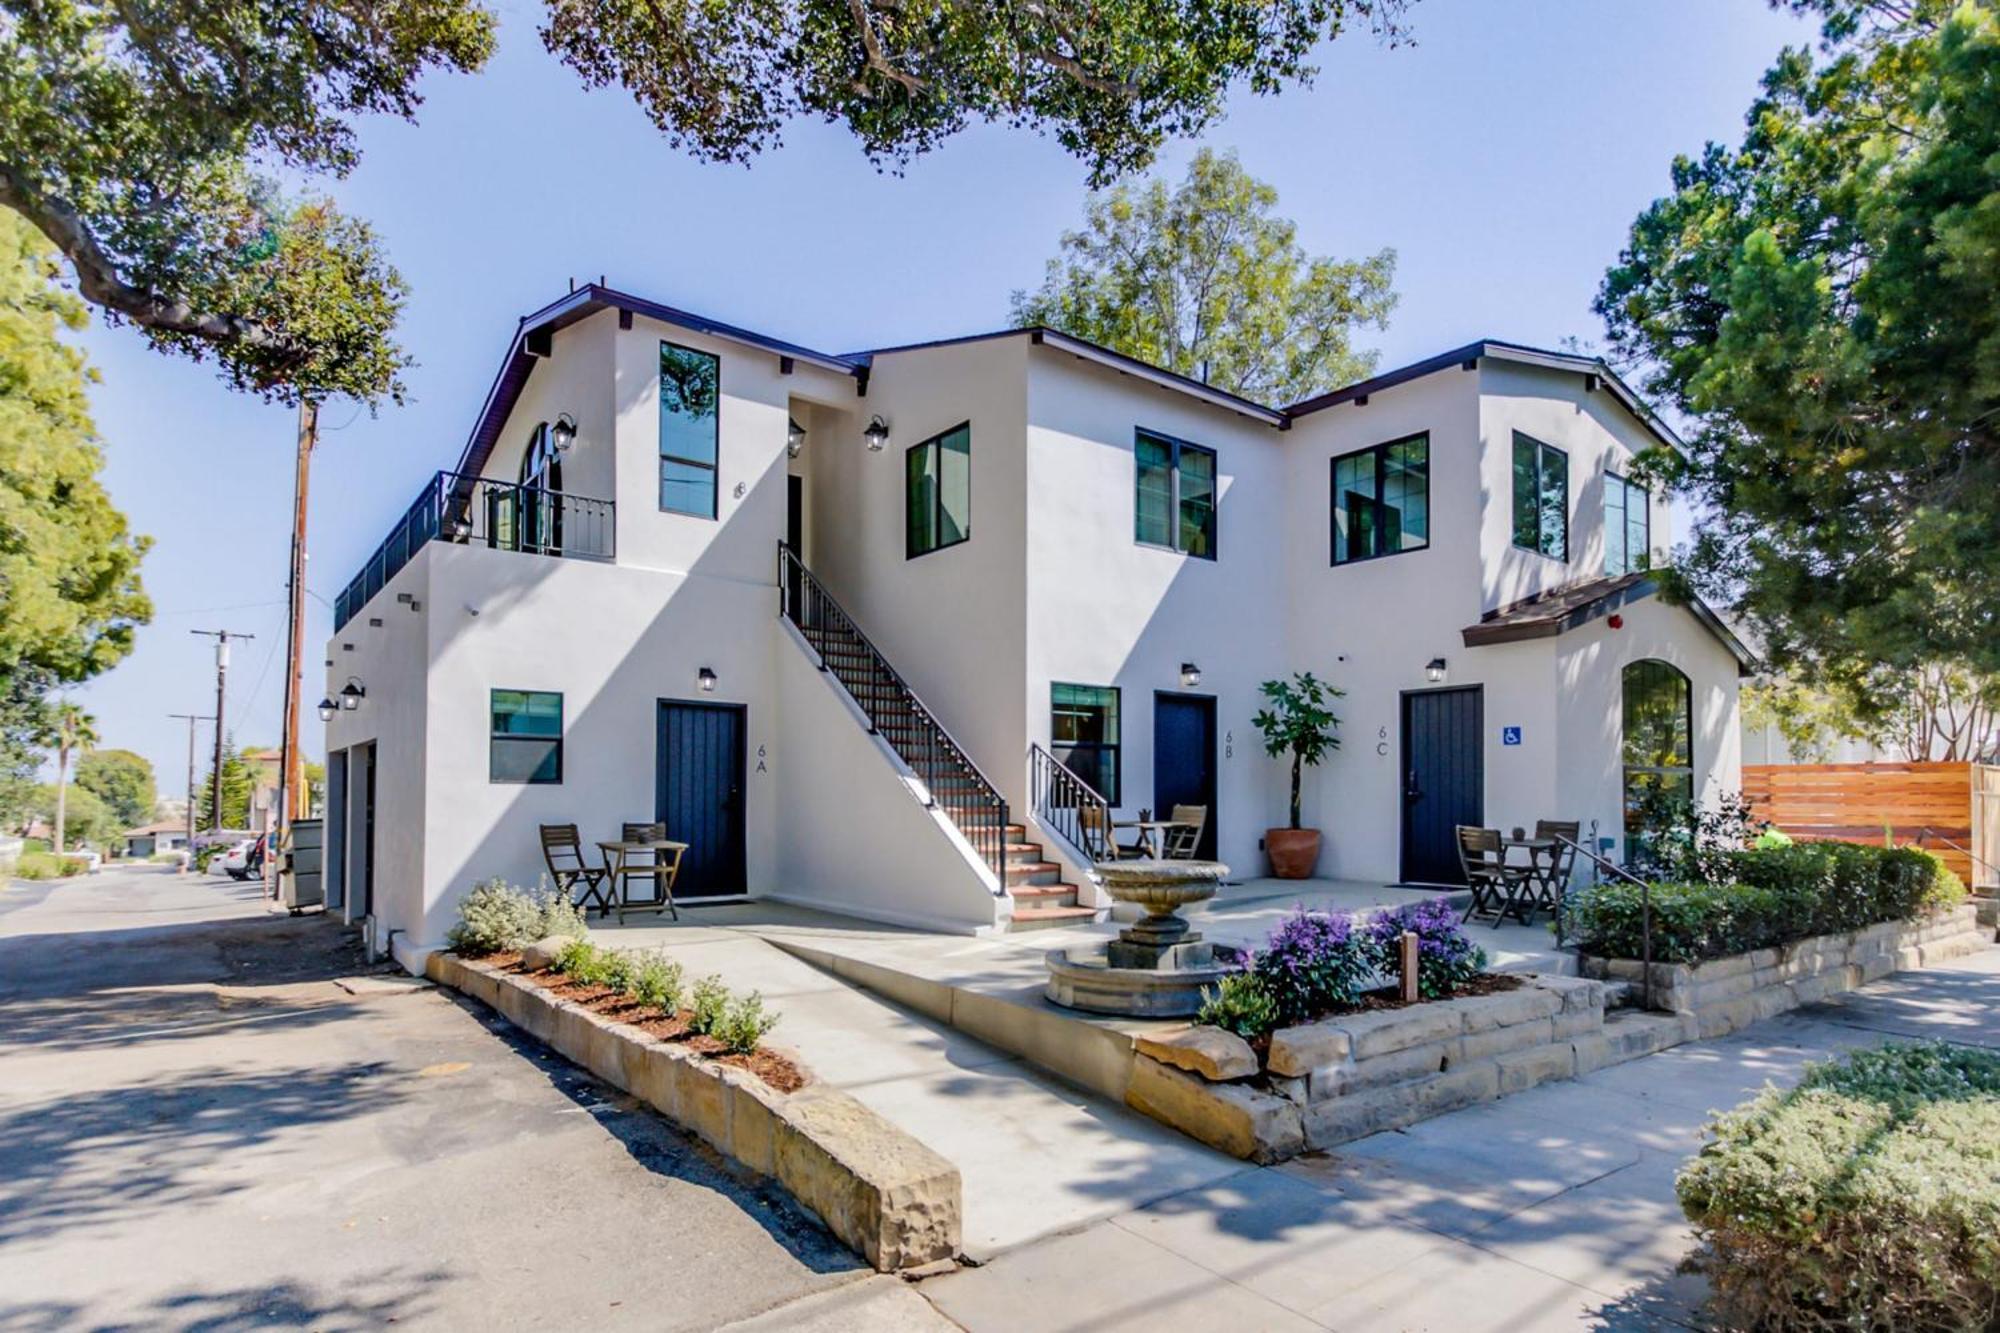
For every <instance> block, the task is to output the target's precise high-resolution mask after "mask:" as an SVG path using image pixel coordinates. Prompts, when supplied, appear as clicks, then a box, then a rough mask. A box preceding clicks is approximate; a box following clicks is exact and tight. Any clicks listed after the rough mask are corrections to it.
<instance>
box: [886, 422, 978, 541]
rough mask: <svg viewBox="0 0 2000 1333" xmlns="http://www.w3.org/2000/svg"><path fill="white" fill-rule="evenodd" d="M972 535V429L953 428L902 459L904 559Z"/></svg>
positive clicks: (915, 445)
mask: <svg viewBox="0 0 2000 1333" xmlns="http://www.w3.org/2000/svg"><path fill="white" fill-rule="evenodd" d="M970 536H972V425H971V423H970V422H967V423H966V424H964V425H960V426H953V427H952V428H951V429H950V430H948V431H946V432H944V434H942V435H933V436H931V438H929V439H928V440H925V441H924V442H923V443H922V444H913V445H911V446H910V451H909V453H907V454H905V455H904V456H903V555H904V558H906V559H914V558H915V557H917V556H920V555H928V554H930V553H931V552H932V551H938V550H942V549H944V548H945V547H947V546H956V545H958V544H959V543H960V542H962V541H964V540H966V539H967V538H968V537H970Z"/></svg>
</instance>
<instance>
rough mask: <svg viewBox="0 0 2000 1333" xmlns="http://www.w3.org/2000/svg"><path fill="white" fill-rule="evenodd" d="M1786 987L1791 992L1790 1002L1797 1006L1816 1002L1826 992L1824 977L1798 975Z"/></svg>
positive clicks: (1821, 998)
mask: <svg viewBox="0 0 2000 1333" xmlns="http://www.w3.org/2000/svg"><path fill="white" fill-rule="evenodd" d="M1788 988H1789V989H1790V991H1791V992H1792V1002H1793V1003H1794V1004H1796V1005H1799V1006H1804V1005H1808V1004H1818V1003H1819V1002H1820V1001H1821V1000H1824V999H1825V998H1826V994H1827V986H1826V978H1825V977H1800V978H1799V979H1798V980H1797V981H1794V982H1791V983H1789V986H1788Z"/></svg>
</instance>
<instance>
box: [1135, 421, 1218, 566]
mask: <svg viewBox="0 0 2000 1333" xmlns="http://www.w3.org/2000/svg"><path fill="white" fill-rule="evenodd" d="M1132 452H1133V457H1134V459H1135V461H1136V463H1137V489H1136V492H1135V495H1134V505H1133V515H1134V517H1133V535H1134V536H1135V537H1137V538H1138V540H1140V541H1142V542H1144V543H1146V544H1147V545H1148V546H1166V547H1171V548H1172V549H1174V550H1176V551H1181V552H1185V553H1186V554H1188V555H1197V556H1200V557H1202V558H1203V559H1204V560H1213V559H1215V450H1213V449H1204V448H1202V447H1201V446H1200V445H1198V444H1189V443H1188V442H1187V441H1185V440H1176V439H1174V438H1173V437H1172V436H1169V435H1161V434H1159V433H1157V432H1155V431H1150V430H1142V431H1140V432H1139V434H1138V439H1137V442H1136V443H1135V444H1134V446H1133V450H1132Z"/></svg>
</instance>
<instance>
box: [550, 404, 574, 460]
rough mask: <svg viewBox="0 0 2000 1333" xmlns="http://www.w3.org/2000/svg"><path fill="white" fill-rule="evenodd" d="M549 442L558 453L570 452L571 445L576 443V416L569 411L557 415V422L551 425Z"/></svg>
mask: <svg viewBox="0 0 2000 1333" xmlns="http://www.w3.org/2000/svg"><path fill="white" fill-rule="evenodd" d="M549 443H550V444H552V445H554V446H555V449H556V452H557V453H559V454H566V453H568V452H569V447H570V446H571V445H573V444H575V443H576V418H575V417H573V416H571V415H570V414H569V413H567V412H565V413H563V414H562V415H561V416H559V417H557V418H556V424H555V425H553V426H551V427H549Z"/></svg>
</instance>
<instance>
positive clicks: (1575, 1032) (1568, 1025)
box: [1550, 1009, 1604, 1041]
mask: <svg viewBox="0 0 2000 1333" xmlns="http://www.w3.org/2000/svg"><path fill="white" fill-rule="evenodd" d="M1551 1021H1552V1023H1553V1025H1554V1026H1553V1030H1552V1031H1551V1032H1550V1036H1551V1038H1552V1039H1553V1040H1556V1041H1570V1040H1573V1039H1574V1038H1577V1037H1587V1036H1591V1035H1594V1034H1595V1033H1598V1032H1601V1031H1603V1029H1604V1011H1603V1010H1602V1009H1565V1010H1563V1011H1562V1012H1561V1013H1559V1014H1557V1015H1556V1016H1555V1018H1554V1019H1553V1020H1551Z"/></svg>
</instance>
